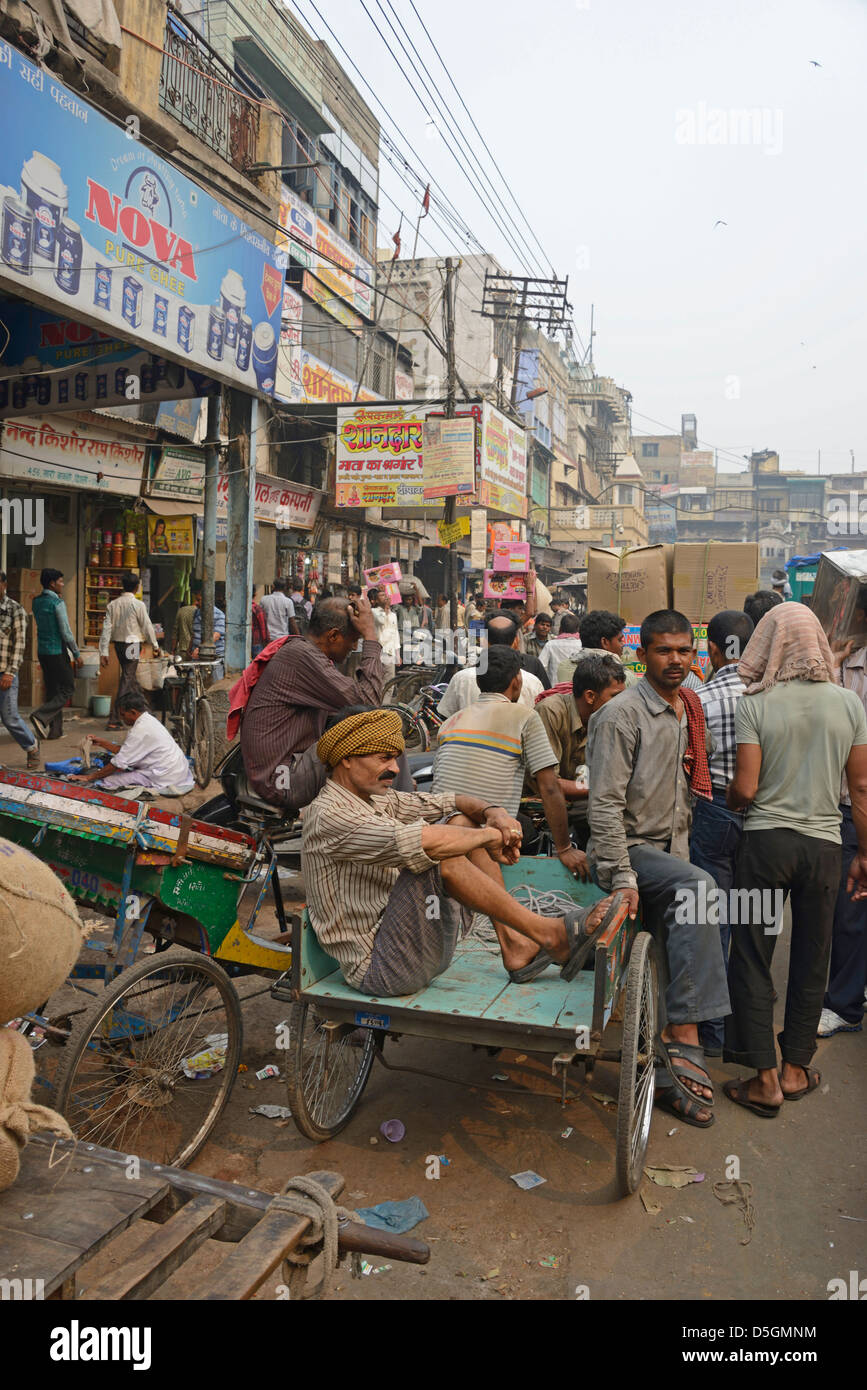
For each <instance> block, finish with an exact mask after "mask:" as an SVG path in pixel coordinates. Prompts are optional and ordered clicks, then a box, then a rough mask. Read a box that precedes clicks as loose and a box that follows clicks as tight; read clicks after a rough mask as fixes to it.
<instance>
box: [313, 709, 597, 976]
mask: <svg viewBox="0 0 867 1390" xmlns="http://www.w3.org/2000/svg"><path fill="white" fill-rule="evenodd" d="M317 748H318V752H319V756H320V758H321V759H322V761H323V762H324V763H325V764H327V766H328V767H329V769H330V772H329V778H328V781H327V782H326V784H325V786H324V788H323V789H322V791H321V792H320V793H319V795H318V796H317V798H316V800H315V801H314V802H313V803H312V805H311V806H310V807H309V808H308V809H307V811H306V813H305V815H304V829H303V850H302V868H303V872H304V879H305V882H306V884H307V892H308V908H309V912H310V920H311V922H312V924H313V929H314V931H315V932H316V936H317V938H318V939H319V941H320V943H321V945H322V946H323V948H324V949H325V950H326V951H327V952H328V953H329V955H331V956H333V957H334V959H335V960H336V961H337V963H338V964H339V966H340V968H341V969H342V971H343V975H344V978H345V979H346V982H347V984H349V985H352V986H353V988H355V989H358V990H361V991H362V993H364V994H372V995H378V996H381V997H382V996H391V995H401V994H413V993H415V992H416V991H417V990H420V989H423V988H424V987H425V986H426V985H428V984H430V982H431V981H432V980H433V979H435V978H436V976H437V975H440V974H442V972H443V971H444V970H445V969H446V967H447V966H448V964H449V962H450V961H451V959H452V956H453V955H454V951H455V947H456V945H457V941H458V936H459V933H460V930H461V928H463V929H464V931H467V930H468V929H469V926H470V923H471V920H472V916H473V913H474V912H481V913H485V914H487V916H489V917H490V918H491V920H492V922H493V924H494V929H495V931H496V933H497V939H498V941H499V943H500V949H501V951H502V956H503V963H504V965H505V967H506V969H507V970H508V971H514V970H520V969H522V968H523V967H525V966H527V965H529V964H530V962H531V961H533V962H535V960H536V959H537V958H538V956H539V953H540V952H542V951H544V952H545V953H546V956H547V957H548V958H549V960H550V962H552V963H556V964H558V965H560V966H562V970H561V975H562V976H563V978H564V979H567V980H571V979H573V978H574V976H575V975H576V974H577V972H578V970H579V969H580V968H581V966H582V965H583V963H584V960H585V958H586V956H587V954H588V952H589V950H590V949H591V948H592V943H593V940H594V939H595V937H596V936H597V935H598V934H599V932H600V931H601V930H602V928H603V925H606V924H607V923H608V922H610V921H612V920H613V918H614V916H615V915H616V913H617V911H618V909H619V907H620V905H621V901H622V898H621V895H620V894H618V893H614V894H611V895H610V896H609V897H607V898H603V899H602V900H601V901H600V902H598V903H594V904H593V906H592V907H590V908H576V909H575V911H574V912H569V913H567V914H566V916H565V917H541V916H539V915H537V914H536V913H534V912H530V911H529V910H528V909H527V908H525V907H522V906H521V904H520V903H518V902H516V901H515V899H514V898H513V897H511V895H510V894H509V893H508V892H507V891H506V888H505V886H504V884H503V876H502V872H501V869H500V865H501V864H513V863H515V862H516V860H517V858H518V856H519V854H520V846H521V827H520V825H519V823H518V822H517V821H516V820H514V819H513V818H512V817H511V816H510V815H508V814H507V813H506V812H505V811H504V810H503V808H502V807H500V806H492V805H490V804H489V803H488V802H486V801H485V800H484V799H482V798H481V797H476V796H467V795H463V794H461V795H455V794H454V793H452V792H445V793H443V794H442V795H440V796H432V795H424V794H421V793H415V792H395V791H392V790H391V784H392V782H393V781H394V778H395V775H396V773H397V764H396V762H395V759H396V757H397V756H398V754H400V753H402V752H403V749H404V743H403V735H402V733H401V722H400V716H399V714H397V713H396V711H394V710H382V709H380V710H370V711H368V712H366V713H363V714H356V715H353V716H351V717H350V718H348V719H344V720H341V721H340V722H339V723H338V724H335V725H334V726H333V727H332V728H331V729H329V730H328V731H327V733H325V734H324V735H323V736H322V738H320V740H319V743H318V744H317Z"/></svg>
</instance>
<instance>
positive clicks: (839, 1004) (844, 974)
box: [824, 805, 867, 1023]
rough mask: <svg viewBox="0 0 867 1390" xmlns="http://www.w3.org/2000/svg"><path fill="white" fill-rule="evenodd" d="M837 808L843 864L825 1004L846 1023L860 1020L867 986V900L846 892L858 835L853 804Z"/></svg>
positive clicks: (835, 911)
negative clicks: (840, 813)
mask: <svg viewBox="0 0 867 1390" xmlns="http://www.w3.org/2000/svg"><path fill="white" fill-rule="evenodd" d="M840 810H841V811H842V813H843V823H842V825H841V826H840V834H841V836H842V839H843V864H842V867H841V870H840V889H839V891H838V893H837V905H836V907H835V909H834V930H833V935H832V937H831V973H830V977H829V979H828V990H827V993H826V995H825V1000H824V1006H825V1008H826V1009H833V1010H834V1013H835V1014H839V1015H840V1017H841V1018H845V1020H846V1022H847V1023H860V1022H861V1019H862V1016H863V1013H864V986H865V985H867V902H865V901H863V900H862V901H861V902H853V901H852V899H851V898H850V897H849V894H848V893H847V892H846V878H847V875H848V873H849V866H850V865H851V863H852V860H853V859H854V857H855V852H856V850H857V849H858V836H857V834H856V833H855V824H854V822H853V820H852V807H851V806H844V805H841V806H840Z"/></svg>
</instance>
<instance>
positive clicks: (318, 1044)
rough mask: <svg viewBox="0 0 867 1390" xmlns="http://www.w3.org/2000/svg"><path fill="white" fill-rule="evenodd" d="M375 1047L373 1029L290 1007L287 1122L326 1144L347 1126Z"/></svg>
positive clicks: (305, 1007)
mask: <svg viewBox="0 0 867 1390" xmlns="http://www.w3.org/2000/svg"><path fill="white" fill-rule="evenodd" d="M376 1047H377V1038H376V1034H375V1033H374V1031H373V1029H372V1028H354V1027H353V1026H352V1024H351V1023H331V1022H328V1021H326V1020H325V1019H323V1018H320V1017H319V1016H318V1014H317V1013H316V1011H315V1009H314V1008H313V1006H312V1005H310V1004H293V1005H292V1014H291V1016H290V1020H289V1056H288V1058H287V1066H286V1087H287V1090H288V1092H289V1109H290V1110H291V1111H292V1118H293V1120H294V1121H295V1123H296V1125H297V1126H298V1128H299V1129H300V1131H301V1133H302V1134H303V1135H304V1137H305V1138H306V1139H315V1140H322V1139H331V1138H333V1136H334V1135H335V1134H339V1133H340V1131H341V1130H342V1129H343V1128H344V1126H345V1125H347V1124H348V1123H349V1118H350V1116H351V1115H352V1112H353V1110H354V1109H355V1107H356V1105H357V1104H358V1102H359V1100H360V1099H361V1093H362V1091H363V1090H364V1088H365V1086H366V1085H367V1079H368V1077H369V1076H370V1068H371V1067H372V1065H373V1054H374V1052H375V1050H376Z"/></svg>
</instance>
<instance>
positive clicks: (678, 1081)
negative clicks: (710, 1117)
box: [656, 1033, 713, 1110]
mask: <svg viewBox="0 0 867 1390" xmlns="http://www.w3.org/2000/svg"><path fill="white" fill-rule="evenodd" d="M656 1047H657V1051H658V1052H659V1053H660V1055H661V1057H662V1059H663V1061H664V1063H665V1065H666V1067H667V1068H668V1073H669V1076H670V1077H671V1079H672V1082H673V1083H674V1085H675V1086H676V1087H677V1089H678V1091H679V1092H680V1094H681V1095H682V1096H683V1097H684V1098H685V1099H686V1100H697V1101H698V1102H699V1104H700V1105H702V1106H703V1107H704V1108H705V1109H706V1110H712V1109H713V1096H712V1095H711V1096H710V1097H707V1096H697V1095H696V1094H695V1091H691V1090H690V1089H689V1087H688V1086H687V1085H685V1084H684V1083H685V1082H686V1081H695V1082H696V1083H697V1084H698V1085H699V1086H708V1087H710V1089H711V1091H713V1082H712V1081H711V1079H710V1077H709V1075H708V1072H707V1068H706V1067H705V1066H704V1048H702V1047H699V1046H698V1045H697V1044H696V1043H676V1042H666V1041H665V1039H664V1038H663V1036H662V1034H661V1033H659V1034H657V1038H656Z"/></svg>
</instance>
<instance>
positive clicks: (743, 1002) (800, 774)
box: [723, 603, 867, 1119]
mask: <svg viewBox="0 0 867 1390" xmlns="http://www.w3.org/2000/svg"><path fill="white" fill-rule="evenodd" d="M739 671H740V675H741V679H742V680H743V682H744V684H745V686H746V690H745V692H744V694H743V696H742V697H741V699H740V702H739V704H738V708H737V713H736V714H735V737H736V738H737V745H738V749H737V760H736V764H735V775H734V777H733V779H732V781H731V784H730V786H729V790H728V804H729V806H730V808H731V810H733V811H740V812H746V819H745V822H744V833H743V839H742V841H741V848H740V853H739V855H738V861H737V869H736V872H735V890H737V891H738V896H739V898H740V900H741V901H743V900H744V898H746V900H747V904H748V908H747V913H748V918H749V920H748V921H747V922H744V921H742V920H739V922H738V924H737V929H736V930H735V931H733V932H732V949H731V959H730V961H729V989H730V991H731V1000H732V1013H731V1017H730V1018H728V1019H727V1020H726V1029H725V1050H724V1052H723V1057H724V1058H725V1060H726V1061H727V1062H737V1063H740V1064H741V1065H744V1066H747V1067H751V1068H753V1067H754V1068H755V1069H756V1075H755V1076H751V1077H749V1078H748V1079H747V1080H742V1079H741V1078H738V1079H737V1080H736V1081H729V1082H727V1083H726V1085H725V1087H724V1090H725V1093H726V1095H727V1096H728V1098H729V1100H732V1101H734V1102H735V1104H736V1105H741V1106H743V1107H744V1108H745V1109H747V1110H751V1111H752V1112H753V1113H754V1114H756V1115H760V1116H762V1118H764V1119H773V1118H774V1117H775V1116H776V1115H777V1114H778V1113H779V1110H780V1106H781V1105H782V1103H783V1101H784V1100H800V1099H801V1098H802V1097H803V1096H806V1095H809V1094H810V1093H811V1092H812V1091H815V1090H816V1088H817V1087H818V1086H819V1083H820V1082H821V1079H822V1078H821V1076H820V1074H819V1072H818V1071H814V1070H813V1069H812V1068H811V1067H810V1062H811V1060H812V1058H813V1054H814V1052H815V1050H816V1033H817V1029H818V1027H819V1020H820V1018H821V1014H822V997H823V994H824V991H825V982H826V980H827V978H828V965H829V962H830V957H831V939H832V930H833V923H834V907H835V904H836V900H837V890H838V885H839V882H840V863H841V857H842V851H841V837H840V819H841V816H840V805H839V799H840V784H841V779H842V774H843V771H844V769H845V772H846V781H847V784H848V788H849V795H850V798H851V803H852V821H853V825H854V830H855V835H856V839H857V850H856V852H855V854H854V855H853V857H852V861H851V864H850V866H849V874H848V880H847V887H848V890H849V892H850V893H852V894H853V896H854V897H855V898H867V719H865V714H864V706H863V705H862V703H861V701H860V700H859V698H858V696H857V694H856V693H855V691H854V690H846V689H844V688H843V687H842V686H840V685H838V684H837V672H836V669H835V663H834V658H833V656H832V654H831V649H830V647H829V646H828V639H827V637H826V636H825V633H824V632H823V631H822V625H821V623H820V622H819V620H818V618H817V617H816V615H815V613H811V612H810V610H809V609H808V608H805V607H804V606H803V604H800V603H784V604H781V605H780V606H778V607H777V608H774V609H773V610H772V611H771V612H770V613H766V614H765V617H764V618H763V619H762V621H761V623H760V624H759V626H758V627H757V628H756V630H755V632H754V634H753V636H752V637H751V639H750V642H749V645H748V646H747V649H746V651H745V652H744V654H743V657H742V659H741V663H740V666H739ZM744 889H746V890H748V891H747V892H746V893H744V892H743V891H742V890H744ZM756 890H758V891H756ZM787 893H791V904H792V928H791V930H792V940H791V951H790V954H789V978H788V987H787V990H786V1008H785V1022H784V1024H783V1031H782V1032H781V1033H780V1034H779V1037H778V1038H775V1037H774V988H773V981H772V979H771V962H772V960H773V955H774V947H775V946H776V944H777V941H778V939H779V934H780V930H781V927H782V923H781V921H780V920H779V916H778V911H779V913H781V912H782V898H783V897H784V896H785V895H786V894H787ZM769 897H770V898H771V899H772V904H771V907H772V910H771V913H770V920H769V914H768V907H769V904H768V901H767V900H768V898H769ZM777 897H779V898H780V902H779V903H777V902H776V901H774V899H775V898H777ZM777 1041H779V1044H780V1052H781V1055H782V1059H783V1066H782V1070H779V1069H778V1066H777V1047H776V1044H777Z"/></svg>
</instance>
